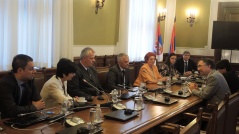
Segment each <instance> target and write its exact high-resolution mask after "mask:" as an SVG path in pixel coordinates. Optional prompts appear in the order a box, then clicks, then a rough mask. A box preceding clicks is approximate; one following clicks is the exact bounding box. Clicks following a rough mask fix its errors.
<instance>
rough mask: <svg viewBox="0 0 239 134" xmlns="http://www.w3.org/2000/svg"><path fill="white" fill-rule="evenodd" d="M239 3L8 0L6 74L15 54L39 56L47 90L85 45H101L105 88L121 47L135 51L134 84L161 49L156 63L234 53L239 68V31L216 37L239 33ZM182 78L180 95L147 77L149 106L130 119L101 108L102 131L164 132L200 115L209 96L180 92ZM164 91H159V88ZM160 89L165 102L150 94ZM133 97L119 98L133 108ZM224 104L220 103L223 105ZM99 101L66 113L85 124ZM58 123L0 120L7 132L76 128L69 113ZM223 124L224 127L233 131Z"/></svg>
mask: <svg viewBox="0 0 239 134" xmlns="http://www.w3.org/2000/svg"><path fill="white" fill-rule="evenodd" d="M238 7H239V1H238V0H230V1H228V0H217V1H216V0H203V1H195V0H184V1H176V0H172V1H166V0H147V1H143V0H130V1H128V0H110V1H109V0H87V1H86V0H68V1H64V0H59V1H54V0H49V1H45V2H43V1H42V0H36V1H34V2H33V1H17V2H16V1H13V0H3V1H1V2H0V9H1V10H0V14H1V16H0V18H1V19H0V22H1V23H0V27H2V29H3V30H0V46H1V48H2V49H1V50H0V53H1V55H0V57H1V58H0V78H3V76H5V75H7V73H8V71H9V70H11V64H12V59H13V57H14V56H15V55H17V54H26V55H29V56H31V57H32V58H33V62H34V65H35V70H36V72H35V74H34V78H35V85H36V88H37V89H38V90H39V91H41V89H42V86H43V85H44V83H45V82H46V81H47V80H49V78H51V77H52V76H53V75H55V73H56V66H57V62H58V61H59V60H60V59H61V58H68V59H70V60H72V61H73V62H75V63H79V61H80V53H81V51H82V50H83V49H84V48H86V47H91V48H93V49H94V51H95V63H94V67H95V69H96V71H97V77H98V78H99V82H100V83H101V85H102V87H103V88H104V89H105V90H107V89H106V88H107V77H106V76H107V73H108V71H109V69H110V68H111V67H112V66H114V65H116V64H117V55H118V54H120V53H126V54H128V56H129V70H130V78H131V79H130V82H131V83H132V84H133V83H134V81H135V79H136V78H137V76H138V73H139V70H140V67H141V66H142V65H143V64H144V56H145V54H146V53H148V52H154V53H155V54H156V55H157V56H156V58H157V60H156V63H155V64H156V65H159V66H160V65H161V64H163V63H164V62H165V60H166V58H167V56H168V55H169V53H175V54H176V55H177V58H181V57H182V56H183V52H184V51H189V52H190V53H191V56H190V59H192V60H193V61H194V62H195V63H197V62H198V61H199V60H200V59H202V58H210V59H212V60H213V61H214V62H215V63H217V62H218V61H220V60H222V59H228V60H229V61H230V63H231V67H232V69H233V70H235V71H239V69H238V68H239V67H238V66H239V65H238V62H239V61H238V58H237V57H238V45H237V44H236V43H235V42H236V40H234V39H239V38H237V37H238V35H236V34H234V35H235V38H234V39H233V41H231V42H230V43H229V42H227V43H225V40H226V41H228V39H227V37H225V40H219V41H218V40H217V39H218V37H217V36H219V38H220V37H221V36H224V35H228V34H229V33H231V35H230V36H234V35H233V31H237V30H238V29H239V26H238V24H237V22H236V21H238V20H239V18H238V17H237V15H238V11H237V9H238ZM220 22H221V23H220ZM230 22H231V23H230ZM229 23H230V24H229ZM225 25H226V26H228V27H229V29H230V30H231V31H232V32H228V34H222V35H215V33H226V32H224V31H223V32H221V31H222V30H223V29H222V30H219V29H220V28H221V27H226V26H225ZM216 26H217V27H216ZM230 27H231V28H230ZM217 44H218V45H217ZM220 44H222V45H220ZM195 71H196V70H195ZM193 76H194V74H193ZM195 77H196V74H195ZM195 79H196V78H195ZM195 79H194V80H195ZM196 80H198V79H196ZM183 82H184V81H183ZM183 82H182V81H181V82H175V83H173V84H172V85H171V88H172V92H173V93H175V94H176V95H175V94H174V95H173V94H171V93H169V94H168V93H162V92H161V91H162V90H163V89H164V88H165V85H164V83H163V85H161V84H152V85H150V84H147V85H146V88H147V92H146V93H145V96H146V97H145V96H143V97H144V98H143V99H144V101H143V104H144V108H143V109H142V110H139V111H134V112H133V115H135V116H133V117H132V118H129V119H127V120H126V121H119V120H114V119H111V118H110V119H109V118H107V117H104V115H108V114H109V113H112V112H116V111H117V110H116V109H112V107H110V108H101V111H102V114H103V117H104V119H103V122H102V123H100V125H99V126H100V128H101V129H102V130H103V131H102V133H161V130H163V128H162V127H161V126H162V125H164V124H165V123H180V122H178V121H179V120H181V119H183V116H184V113H186V112H194V114H197V111H198V110H199V108H200V107H201V104H202V103H203V100H202V99H200V98H199V97H197V96H195V95H192V94H190V95H189V96H187V97H182V96H180V95H179V93H178V91H179V90H181V89H182V87H183V86H184V85H185V83H184V84H183ZM194 82H195V81H194ZM139 88H140V87H139ZM132 91H133V89H132ZM132 91H128V90H123V92H122V93H131V94H137V92H132ZM158 92H160V93H159V94H157V93H158ZM155 94H157V96H156V98H157V97H158V98H159V99H162V100H160V102H161V103H160V102H157V101H156V102H155V101H154V99H153V100H152V98H151V97H155ZM235 96H236V95H235ZM102 97H104V100H98V99H97V97H94V98H93V101H92V102H90V103H91V104H101V105H104V104H105V105H106V104H108V102H111V98H112V94H109V93H105V94H103V93H102ZM147 97H148V98H147ZM165 97H169V98H170V102H172V103H167V104H165V103H166V101H165V100H164V99H165ZM233 97H234V96H230V95H229V96H228V101H227V100H225V104H228V108H227V109H230V108H229V105H230V100H232V99H233ZM150 98H151V99H150ZM225 98H226V97H225ZM134 99H135V98H134V97H130V98H126V99H125V100H124V99H122V101H121V103H122V104H124V105H125V106H126V107H127V109H131V110H132V109H134V105H135V104H134V103H135V100H134ZM105 105H104V106H102V107H105ZM221 105H222V104H221V103H220V105H219V106H218V107H220V106H221ZM107 106H108V105H107ZM95 107H96V106H90V107H88V108H83V109H81V108H79V109H76V110H75V113H73V114H70V115H68V116H67V118H66V119H69V118H73V117H78V118H80V119H82V120H83V121H84V123H83V124H87V123H89V121H90V109H91V108H95ZM218 109H219V108H218ZM54 110H55V109H50V110H46V111H47V112H49V113H51V112H50V111H54ZM119 111H126V110H124V109H123V110H119ZM41 112H42V111H41V110H40V113H41ZM54 112H55V113H57V112H56V111H54ZM227 112H229V110H228V111H227ZM121 114H123V115H125V113H121ZM47 115H49V114H47ZM51 116H52V115H51ZM226 116H227V115H225V117H226ZM68 117H69V118H68ZM194 118H196V117H194ZM228 118H229V117H228ZM54 119H56V118H54ZM52 120H53V119H52ZM3 121H5V119H3V120H2V122H3ZM56 122H57V123H54V124H48V121H46V120H44V121H42V122H41V123H37V124H35V125H31V126H28V127H26V128H13V127H11V126H9V125H6V124H4V123H1V125H0V127H2V128H3V131H2V133H44V134H47V133H60V132H63V133H64V132H65V131H64V130H68V129H66V128H70V127H66V126H65V124H64V125H62V124H61V123H62V122H63V120H60V121H59V122H60V123H58V121H56ZM225 122H226V121H225ZM225 124H226V123H225ZM225 124H224V126H225V129H224V130H223V131H224V132H227V131H226V125H225ZM215 127H216V126H215ZM74 128H75V127H74ZM78 128H79V127H78ZM78 128H77V129H78ZM223 128H224V127H223ZM77 129H75V130H74V133H76V131H77ZM174 129H175V128H174ZM235 130H236V129H235ZM235 130H234V129H233V130H231V131H230V132H233V131H234V132H235Z"/></svg>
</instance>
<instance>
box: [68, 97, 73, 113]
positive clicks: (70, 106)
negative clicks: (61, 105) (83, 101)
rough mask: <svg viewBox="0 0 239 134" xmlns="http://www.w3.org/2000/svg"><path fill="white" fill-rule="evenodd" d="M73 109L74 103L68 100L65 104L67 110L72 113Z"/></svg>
mask: <svg viewBox="0 0 239 134" xmlns="http://www.w3.org/2000/svg"><path fill="white" fill-rule="evenodd" d="M73 108H74V101H73V99H68V102H67V109H68V111H72V110H73Z"/></svg>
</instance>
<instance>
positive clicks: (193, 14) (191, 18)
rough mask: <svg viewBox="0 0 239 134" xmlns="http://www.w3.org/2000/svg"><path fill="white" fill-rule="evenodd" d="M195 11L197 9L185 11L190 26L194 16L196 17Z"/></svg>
mask: <svg viewBox="0 0 239 134" xmlns="http://www.w3.org/2000/svg"><path fill="white" fill-rule="evenodd" d="M196 13H197V11H196V10H192V9H189V10H188V11H187V16H188V17H187V22H188V23H189V25H190V27H192V26H193V23H194V22H195V19H196V18H195V17H196Z"/></svg>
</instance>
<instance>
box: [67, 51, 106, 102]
mask: <svg viewBox="0 0 239 134" xmlns="http://www.w3.org/2000/svg"><path fill="white" fill-rule="evenodd" d="M94 62H95V51H94V50H93V49H92V48H89V47H86V48H84V49H83V50H82V51H81V55H80V63H78V65H77V71H76V75H75V77H73V78H72V80H71V81H68V83H67V89H68V93H69V94H70V96H72V97H75V96H78V97H82V96H83V97H86V99H87V100H90V98H91V97H92V96H97V95H99V91H97V90H98V89H99V90H102V87H101V85H100V83H99V80H98V77H97V72H96V70H95V69H94V67H93V63H94ZM96 88H98V89H96ZM82 93H84V94H82Z"/></svg>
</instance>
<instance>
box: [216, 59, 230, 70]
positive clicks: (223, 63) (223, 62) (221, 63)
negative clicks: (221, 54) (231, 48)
mask: <svg viewBox="0 0 239 134" xmlns="http://www.w3.org/2000/svg"><path fill="white" fill-rule="evenodd" d="M224 68H226V70H227V72H228V71H231V70H232V68H231V65H230V62H229V61H228V60H227V59H223V60H220V61H218V62H217V64H216V69H224Z"/></svg>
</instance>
